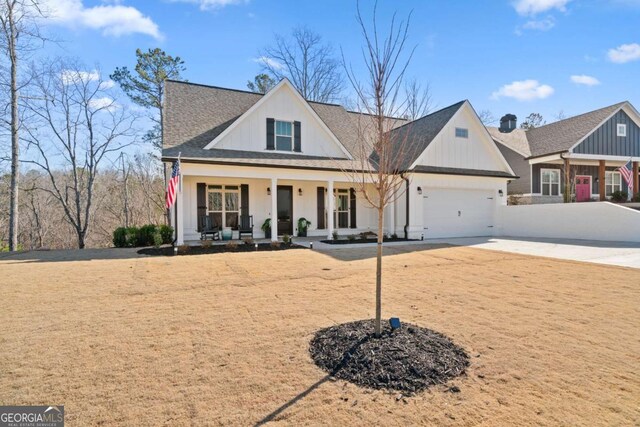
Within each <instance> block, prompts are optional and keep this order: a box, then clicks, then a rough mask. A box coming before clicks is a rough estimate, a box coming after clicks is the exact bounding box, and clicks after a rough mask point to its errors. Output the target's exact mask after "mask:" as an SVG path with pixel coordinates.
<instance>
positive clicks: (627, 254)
mask: <svg viewBox="0 0 640 427" xmlns="http://www.w3.org/2000/svg"><path fill="white" fill-rule="evenodd" d="M428 242H429V243H447V244H451V245H459V246H471V247H474V248H480V249H491V250H494V251H503V252H513V253H518V254H525V255H537V256H544V257H549V258H557V259H568V260H574V261H584V262H593V263H596V264H608V265H618V266H622V267H632V268H640V243H628V242H602V241H595V240H568V239H542V238H539V239H532V238H525V237H466V238H457V239H433V240H429V241H428Z"/></svg>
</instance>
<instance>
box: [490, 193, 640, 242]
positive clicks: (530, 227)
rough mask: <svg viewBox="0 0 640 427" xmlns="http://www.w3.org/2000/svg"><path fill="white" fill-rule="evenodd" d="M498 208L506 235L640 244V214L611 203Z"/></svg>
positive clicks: (502, 228)
mask: <svg viewBox="0 0 640 427" xmlns="http://www.w3.org/2000/svg"><path fill="white" fill-rule="evenodd" d="M498 209H499V210H498V215H499V218H500V221H499V223H500V224H501V226H500V234H501V235H503V236H513V237H544V238H559V239H585V240H603V241H620V242H640V211H637V210H634V209H630V208H627V207H624V206H619V205H616V204H613V203H609V202H591V203H568V204H565V203H558V204H544V205H524V206H520V205H518V206H500V207H499V208H498Z"/></svg>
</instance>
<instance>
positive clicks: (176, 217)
mask: <svg viewBox="0 0 640 427" xmlns="http://www.w3.org/2000/svg"><path fill="white" fill-rule="evenodd" d="M181 155H182V151H180V152H178V160H176V161H177V162H178V167H179V165H180V156H181ZM178 173H179V175H178V185H177V186H176V187H177V188H176V202H175V203H174V204H173V213H174V218H175V238H174V239H173V246H175V245H176V243H178V192H179V191H181V189H182V171H181V170H180V169H178Z"/></svg>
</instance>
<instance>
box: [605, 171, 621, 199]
mask: <svg viewBox="0 0 640 427" xmlns="http://www.w3.org/2000/svg"><path fill="white" fill-rule="evenodd" d="M607 175H611V184H607ZM614 175H617V176H618V184H615V183H614V182H613V176H614ZM607 187H611V194H613V193H614V192H616V191H622V175H621V174H620V172H618V171H605V172H604V196H605V197H611V194H609V195H608V196H607ZM616 187H618V188H617V189H616Z"/></svg>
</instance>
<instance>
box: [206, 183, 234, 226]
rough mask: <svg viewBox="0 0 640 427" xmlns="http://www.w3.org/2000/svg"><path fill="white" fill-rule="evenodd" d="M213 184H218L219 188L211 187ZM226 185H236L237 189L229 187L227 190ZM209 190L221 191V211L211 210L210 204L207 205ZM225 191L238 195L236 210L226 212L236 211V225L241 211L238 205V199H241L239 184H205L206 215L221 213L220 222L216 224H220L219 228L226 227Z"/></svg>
mask: <svg viewBox="0 0 640 427" xmlns="http://www.w3.org/2000/svg"><path fill="white" fill-rule="evenodd" d="M214 186H219V187H220V188H211V187H214ZM227 187H237V189H235V190H234V189H229V190H227ZM211 192H219V193H222V210H221V211H212V210H211V206H209V193H211ZM227 193H236V194H237V195H238V210H237V211H228V212H237V213H238V225H239V223H240V213H241V212H242V206H240V201H241V200H242V199H241V197H240V184H238V185H235V184H227V185H222V184H207V215H209V214H212V213H217V212H219V213H221V217H222V224H218V225H219V226H220V228H221V229H222V228H225V227H227V204H226V200H225V194H227Z"/></svg>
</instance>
